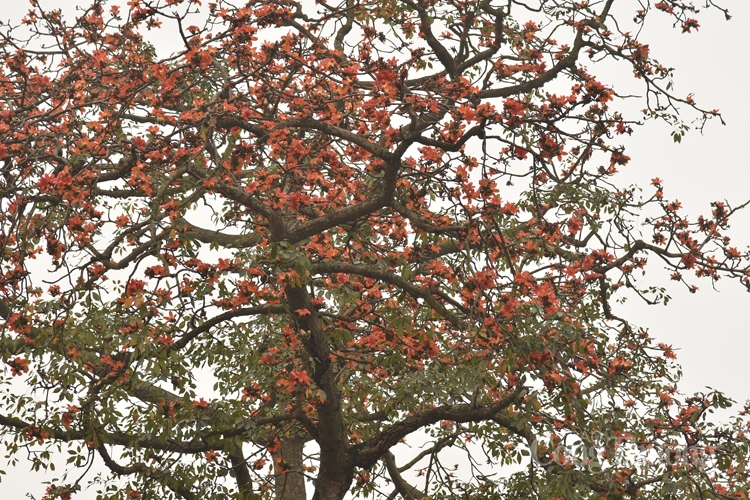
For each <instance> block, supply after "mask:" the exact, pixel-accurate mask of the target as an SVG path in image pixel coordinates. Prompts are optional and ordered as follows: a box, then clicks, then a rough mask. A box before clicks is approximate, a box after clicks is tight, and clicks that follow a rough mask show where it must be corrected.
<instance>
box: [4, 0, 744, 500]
mask: <svg viewBox="0 0 750 500" xmlns="http://www.w3.org/2000/svg"><path fill="white" fill-rule="evenodd" d="M32 4H34V6H33V8H32V9H31V11H30V12H29V14H28V15H27V16H26V17H25V18H24V20H23V21H22V23H21V24H20V25H19V26H16V27H10V26H4V27H3V30H2V34H1V35H0V36H1V41H0V50H2V56H1V57H2V62H3V67H2V73H1V74H0V131H1V132H2V136H1V141H2V142H1V143H0V163H1V166H0V169H1V170H2V177H1V178H0V192H1V193H2V213H1V214H0V241H1V242H2V259H3V267H2V276H1V278H0V291H2V293H3V294H4V295H3V297H4V301H5V303H3V304H2V305H3V308H2V310H0V313H2V316H3V317H4V318H5V319H6V322H5V326H4V330H3V333H2V337H0V339H1V340H0V342H1V346H0V348H1V350H2V351H1V352H2V357H3V360H4V362H5V364H6V365H7V370H6V371H5V374H4V376H3V380H4V382H5V385H4V392H3V395H2V400H1V402H0V406H2V412H0V426H2V433H3V436H4V441H5V445H6V447H7V448H8V450H9V459H10V460H12V461H15V460H17V454H20V455H24V454H28V455H27V456H28V457H30V459H31V460H32V462H33V466H34V467H35V468H38V469H43V468H47V467H49V466H50V463H51V460H52V458H53V457H54V455H53V452H55V450H62V451H63V452H64V453H65V454H66V456H69V460H68V462H69V463H68V469H67V471H66V474H65V475H63V476H62V477H61V479H60V480H59V481H57V482H56V483H55V484H52V485H50V487H49V488H48V491H47V497H46V498H50V499H51V498H71V496H72V495H75V493H76V492H77V491H78V490H80V489H81V488H82V487H83V486H85V484H86V481H87V480H88V478H87V477H81V476H82V474H81V471H82V469H81V468H83V469H85V467H86V466H87V465H88V464H89V463H90V462H91V461H92V460H94V459H96V460H98V461H100V462H101V463H103V464H104V465H105V466H106V467H107V468H108V470H109V471H110V473H109V475H104V476H101V477H100V478H98V479H97V478H94V479H95V480H96V481H98V482H99V488H100V490H101V491H100V498H113V499H114V498H139V497H140V498H186V499H192V498H245V499H248V498H261V497H262V498H267V497H272V496H274V495H275V496H276V497H277V498H292V499H295V500H297V499H300V498H304V497H305V484H304V481H303V480H302V477H303V476H302V475H303V474H304V475H305V476H306V477H307V478H309V479H310V480H312V481H314V498H315V499H319V500H324V499H325V500H328V499H341V498H343V497H344V495H345V494H346V493H347V492H352V493H353V494H355V495H357V496H360V495H361V496H368V495H369V496H373V497H378V498H380V497H389V496H390V497H393V496H394V495H395V494H400V495H401V496H402V497H404V498H406V499H410V500H412V499H417V498H422V497H429V498H466V499H468V498H474V499H481V498H498V497H502V498H508V499H521V498H566V499H576V498H580V499H592V498H609V499H612V498H626V497H627V498H634V497H638V498H642V499H657V498H658V499H663V498H678V497H679V498H738V499H739V498H747V495H748V490H749V488H750V485H749V484H748V472H747V463H746V462H747V457H748V438H747V435H746V432H747V429H746V426H745V420H743V419H744V417H743V415H742V414H741V415H739V416H738V417H737V418H736V419H735V420H734V421H733V422H731V423H730V424H729V425H726V426H715V425H714V424H712V423H711V422H709V421H708V420H707V419H706V417H707V415H708V414H709V413H710V412H711V411H712V409H713V408H717V407H726V406H728V405H729V401H727V399H726V398H724V397H723V396H722V395H721V394H720V393H718V392H711V393H708V394H699V395H696V396H695V397H692V398H687V399H681V398H680V396H679V395H678V393H677V392H676V391H677V390H676V385H675V382H676V379H677V376H678V374H679V371H678V368H677V366H676V365H675V364H674V363H673V361H672V358H674V354H673V352H672V350H671V348H670V347H669V346H667V345H665V344H658V343H656V342H654V341H653V340H652V339H651V338H650V336H649V335H648V334H647V333H646V332H645V331H643V330H641V329H639V328H637V327H635V326H632V325H631V324H630V323H629V322H628V321H626V320H625V319H623V318H620V317H618V316H617V315H616V311H615V308H614V307H613V305H612V304H613V301H614V300H615V298H616V297H620V296H622V293H623V289H624V288H629V289H630V290H631V291H632V292H633V293H637V294H639V295H640V296H641V297H642V298H643V299H644V300H647V301H651V302H659V301H662V300H666V297H665V290H664V289H661V288H658V289H648V290H639V289H638V287H637V285H636V284H635V283H636V278H635V276H637V275H639V274H640V273H641V272H642V271H643V269H644V268H645V266H646V262H647V258H648V257H649V256H653V257H656V258H658V259H659V261H660V262H662V263H663V264H664V265H666V266H667V267H668V268H669V269H671V272H672V273H673V274H672V278H673V279H674V280H677V281H681V282H684V283H685V284H686V285H687V286H688V287H691V290H692V291H694V290H695V285H694V284H693V281H690V280H691V279H692V278H691V277H690V274H691V273H694V274H696V275H697V276H698V277H705V278H707V279H709V280H717V279H719V278H720V277H722V276H724V277H731V278H735V279H737V280H738V281H739V282H741V283H742V284H743V285H744V286H746V287H749V288H750V272H749V271H748V265H747V262H748V257H750V256H748V255H747V254H745V255H744V256H743V255H741V252H740V251H738V250H737V249H736V248H735V247H733V246H732V245H731V244H730V241H729V238H728V237H726V236H725V234H724V233H725V230H726V228H727V227H728V221H729V217H730V216H731V215H732V214H733V213H734V211H735V210H736V208H732V207H730V206H729V205H728V204H727V203H725V202H717V203H715V204H714V206H713V211H712V214H711V215H709V216H706V217H701V218H700V219H698V220H697V221H691V220H688V219H687V218H686V217H684V216H683V215H682V214H681V212H680V204H679V202H677V201H669V200H667V199H666V198H665V197H664V194H663V189H662V183H661V181H660V180H659V179H654V181H653V186H652V187H648V188H646V191H647V193H646V194H645V195H642V194H641V192H642V191H641V189H639V188H638V187H635V186H630V187H628V186H621V185H619V184H618V180H617V179H618V178H617V175H616V174H617V171H618V169H620V168H621V167H623V166H625V165H626V164H627V163H628V161H629V158H628V156H627V155H626V154H625V151H624V148H623V147H621V146H619V145H618V136H620V135H622V134H630V133H632V132H633V127H634V125H635V124H636V123H637V120H638V119H640V118H653V119H662V120H666V121H667V122H668V123H670V124H672V125H673V126H674V139H675V140H681V138H682V137H683V135H684V133H685V131H686V130H687V129H688V128H689V126H690V124H689V123H686V122H685V121H683V119H682V118H681V117H680V115H678V114H677V110H678V108H681V109H682V110H683V112H686V113H688V114H689V115H691V116H694V117H696V119H697V126H699V127H702V126H703V124H704V122H705V121H706V120H708V119H710V118H713V117H718V116H719V115H718V112H717V111H710V110H704V109H702V108H700V107H699V106H698V105H697V104H696V103H695V102H694V101H693V99H692V98H691V97H688V98H680V97H679V96H676V95H674V94H672V93H670V89H671V70H670V69H669V68H667V67H665V66H663V65H662V64H660V63H659V62H657V61H655V60H653V59H652V57H651V55H650V53H649V47H648V45H647V44H645V43H643V42H642V41H641V40H639V38H638V36H637V34H638V33H639V26H640V24H641V23H643V22H644V20H645V19H646V17H647V16H649V17H650V16H671V18H672V19H673V21H674V24H675V26H676V28H677V29H678V30H682V31H683V32H685V33H688V32H691V31H694V30H697V29H698V27H699V24H698V21H697V20H696V19H694V16H695V15H696V14H695V13H696V12H697V9H696V8H695V7H694V6H693V5H692V4H691V3H690V2H687V3H683V2H678V1H675V0H662V1H660V2H658V3H656V4H652V3H650V2H648V1H646V2H640V3H639V4H638V5H639V7H638V8H639V10H638V11H637V12H636V13H635V19H633V20H631V19H632V15H633V13H632V12H629V11H618V14H616V15H615V13H614V12H615V11H613V10H612V9H614V8H615V6H614V5H613V4H614V2H613V0H603V1H593V2H585V1H584V2H573V1H571V0H557V1H549V0H544V1H542V2H541V3H540V4H535V3H534V2H531V3H528V4H527V3H523V2H520V1H516V0H509V1H508V2H498V3H496V2H492V1H490V0H464V1H459V0H402V1H396V0H341V1H340V2H338V3H336V2H326V1H322V0H320V1H317V2H312V1H300V2H295V1H292V0H273V1H268V0H262V1H261V0H254V1H252V0H251V1H249V2H247V3H243V2H239V4H240V6H235V5H234V4H232V3H230V2H228V1H224V0H216V1H215V2H211V3H208V5H206V6H201V5H200V2H198V1H196V0H192V1H182V0H163V1H162V0H153V1H146V0H131V1H129V2H128V4H127V6H124V5H123V6H119V7H118V5H117V4H114V3H112V4H105V2H103V1H98V0H97V1H94V3H93V4H92V5H91V6H90V7H88V8H86V9H85V10H79V11H78V12H76V13H75V14H70V15H63V13H62V12H60V11H59V10H45V8H44V7H43V6H39V5H36V2H32ZM619 7H622V8H624V9H628V8H632V6H631V7H628V5H623V6H620V5H618V6H617V8H619ZM725 13H726V12H725ZM727 17H728V16H727ZM685 36H687V35H685ZM169 41H171V42H176V45H175V44H173V46H169ZM160 43H161V44H164V45H166V46H167V47H166V49H164V48H160ZM170 50H174V51H175V52H174V53H173V54H172V55H169V56H166V57H165V56H164V54H162V53H160V51H161V52H164V51H166V52H167V53H169V51H170ZM603 60H606V61H613V62H615V63H617V64H620V65H624V66H628V67H630V68H632V72H633V76H634V77H635V78H636V79H638V80H640V82H641V83H642V84H643V86H644V92H645V94H646V95H647V97H648V99H647V100H645V106H647V108H646V109H645V110H644V115H643V117H626V116H624V115H623V114H622V112H621V111H618V108H617V105H618V103H619V98H618V96H617V94H616V93H615V90H614V89H612V88H609V87H608V86H606V85H604V84H603V83H601V82H600V81H599V80H598V79H597V76H596V75H595V73H594V70H595V69H598V68H599V62H600V61H603ZM640 214H646V215H647V216H648V217H649V218H648V219H646V222H645V226H643V225H638V224H637V223H636V218H637V217H638V216H639V215H640ZM644 233H645V234H646V235H645V236H644ZM14 376H19V377H21V380H22V383H21V384H19V383H18V382H17V381H18V379H16V382H14V383H10V381H11V380H13V377H14ZM206 381H210V382H208V383H207V382H206ZM211 384H213V387H211ZM745 415H746V413H745ZM419 436H422V437H419ZM404 440H407V443H418V442H420V440H422V441H427V444H425V445H424V447H423V449H422V451H421V452H420V453H419V454H418V455H417V456H416V457H415V459H414V460H411V458H412V457H411V456H409V455H408V454H404V453H405V452H404V448H403V447H400V448H396V447H397V445H398V444H399V443H401V442H402V441H404ZM305 443H307V445H305ZM456 462H458V463H459V465H458V466H456V467H457V469H456V468H454V467H452V466H450V465H449V464H453V463H456ZM487 463H489V465H487ZM512 464H517V465H519V464H520V466H517V467H515V468H510V469H508V471H507V473H504V471H503V470H498V469H499V468H500V467H501V466H503V465H512ZM421 475H424V476H425V480H424V481H420V483H419V485H418V484H417V483H414V482H413V481H414V478H416V477H419V476H421ZM392 491H393V493H391V492H392Z"/></svg>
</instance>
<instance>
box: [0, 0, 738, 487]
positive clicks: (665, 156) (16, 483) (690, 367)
mask: <svg viewBox="0 0 750 500" xmlns="http://www.w3.org/2000/svg"><path fill="white" fill-rule="evenodd" d="M43 3H44V2H43ZM74 3H76V2H75V1H74V0H69V1H57V2H46V4H47V5H66V6H68V5H72V4H74ZM620 4H624V5H626V6H627V7H628V8H629V9H632V6H634V5H635V1H633V0H626V1H624V2H620ZM722 4H724V5H727V6H729V8H730V11H731V13H732V15H733V17H734V18H733V19H732V21H730V22H726V21H724V19H723V17H722V16H721V15H720V14H719V13H718V12H714V13H709V15H704V16H701V17H700V22H701V28H700V30H699V31H698V32H697V33H693V34H690V35H683V34H681V33H680V31H679V29H678V30H671V29H666V28H668V26H667V25H662V26H656V25H651V26H647V28H646V32H645V33H644V34H643V37H642V41H647V42H648V43H650V46H651V53H652V55H654V56H655V57H657V58H658V59H659V60H660V61H661V62H662V63H664V64H665V65H667V66H672V67H675V68H677V71H676V75H675V81H676V83H677V93H678V94H680V95H683V96H684V95H687V94H688V93H690V92H692V93H694V94H695V98H696V100H697V101H698V103H699V104H701V105H702V106H703V107H705V108H708V109H712V108H718V109H719V110H720V111H721V112H722V114H723V115H724V118H725V120H726V122H727V126H726V127H722V126H721V125H720V124H719V123H718V121H715V122H714V123H710V124H709V125H708V126H707V127H706V129H705V131H704V135H702V136H701V135H700V134H699V133H697V132H695V133H692V134H690V135H688V136H687V137H686V138H685V139H684V140H683V142H682V143H681V144H674V143H673V142H672V140H671V137H670V135H669V129H668V128H667V127H665V126H661V125H659V124H657V123H648V124H646V126H644V127H641V128H638V129H636V132H635V134H634V136H633V137H632V138H629V139H628V142H627V143H626V145H627V146H628V148H629V150H628V154H629V155H630V156H631V158H632V161H631V162H630V164H629V166H628V167H627V168H625V169H623V176H624V177H625V178H627V179H628V180H629V181H630V182H633V183H636V184H639V185H642V186H648V184H649V182H650V179H652V178H653V177H659V178H661V179H662V180H663V181H664V185H665V195H666V197H667V198H669V199H679V200H680V201H681V202H682V203H683V206H685V207H686V210H687V212H688V213H689V214H691V215H692V216H694V217H695V216H697V215H699V214H707V213H710V205H709V203H710V202H711V201H716V200H724V199H726V200H728V201H729V202H730V203H731V204H740V203H742V202H744V201H747V200H748V199H750V159H748V158H750V157H749V156H748V149H749V147H750V99H748V90H747V88H748V82H749V81H750V56H748V53H750V29H748V26H750V2H748V1H747V0H727V1H724V2H722ZM27 8H28V7H27V4H26V2H24V1H20V0H19V1H15V2H10V1H8V0H2V13H0V19H2V20H4V21H7V20H8V19H19V18H20V17H21V16H22V15H23V14H24V13H25V12H26V10H27ZM622 77H625V79H628V75H627V73H626V74H620V76H613V77H612V78H613V80H612V81H611V82H610V83H613V84H614V85H615V86H616V88H617V90H618V91H621V92H622V90H623V86H622V82H623V78H622ZM631 79H632V78H631ZM642 107H643V106H642V104H638V105H637V107H636V109H640V108H642ZM748 212H750V211H748ZM730 234H732V235H733V239H734V241H735V244H736V245H737V246H738V247H739V248H741V249H744V248H746V247H747V245H748V244H750V213H745V214H742V215H741V216H740V217H737V219H736V220H735V221H734V223H733V227H732V233H730ZM658 267H659V266H658V263H656V262H654V269H652V270H651V271H652V272H651V273H650V275H649V276H647V277H646V278H645V279H644V281H643V282H642V283H643V284H660V283H661V284H663V283H664V282H665V278H666V275H665V274H664V273H659V272H653V271H657V270H658ZM697 284H698V285H699V287H700V292H699V293H697V294H690V293H688V292H687V290H685V289H683V288H682V287H680V286H679V285H677V284H676V283H674V282H671V283H668V285H669V286H670V291H671V296H672V301H671V302H670V304H669V306H668V307H661V306H657V307H648V306H645V305H644V304H643V303H640V302H638V301H637V299H631V300H629V301H628V302H627V303H626V304H624V305H617V306H616V307H617V309H616V312H617V313H618V314H619V315H621V316H625V317H628V318H630V319H631V320H633V321H634V322H635V323H637V324H638V325H639V326H644V327H648V328H649V330H650V332H651V334H652V335H653V336H655V337H656V338H657V339H659V341H662V342H667V343H669V344H673V345H674V346H675V347H676V348H678V350H677V354H678V361H679V362H680V363H681V364H682V366H683V368H684V377H683V381H682V384H681V388H682V391H683V392H686V393H692V392H694V391H698V390H702V389H703V388H705V387H706V386H711V387H714V388H718V389H721V390H723V391H725V392H726V393H727V394H728V395H730V396H731V397H733V398H734V399H735V400H737V401H739V402H740V403H742V402H744V401H745V400H746V399H748V398H750V385H748V383H747V378H748V374H749V373H750V371H749V370H748V369H747V368H746V366H745V362H746V359H747V356H748V353H750V327H749V326H748V325H750V294H748V293H746V292H745V291H744V290H743V289H742V287H741V286H740V285H739V284H738V283H735V282H729V281H725V282H720V283H719V285H718V287H717V288H718V292H715V291H713V290H711V285H710V282H708V281H701V282H698V283H697ZM1 460H2V459H0V461H1ZM4 465H5V464H4V463H0V469H5V470H6V471H7V472H8V473H9V475H8V476H6V477H5V478H3V480H2V484H1V485H0V492H2V498H4V499H5V498H7V499H16V498H19V499H20V498H24V497H25V495H24V494H25V493H26V492H33V494H34V495H35V497H36V498H40V497H41V495H42V494H43V491H44V486H43V485H42V482H43V481H44V480H49V479H50V478H51V477H52V476H48V477H47V478H43V477H42V476H41V475H38V474H35V475H32V474H30V473H27V468H26V467H25V465H24V466H20V467H17V468H15V469H10V468H8V467H4ZM94 496H95V495H94V493H93V492H91V493H90V494H81V495H78V496H76V498H77V499H81V500H86V499H88V498H94Z"/></svg>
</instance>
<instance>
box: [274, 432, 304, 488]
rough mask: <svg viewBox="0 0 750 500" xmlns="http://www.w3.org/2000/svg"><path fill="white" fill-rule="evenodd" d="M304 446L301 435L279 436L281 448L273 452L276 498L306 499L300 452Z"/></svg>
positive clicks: (301, 454)
mask: <svg viewBox="0 0 750 500" xmlns="http://www.w3.org/2000/svg"><path fill="white" fill-rule="evenodd" d="M304 447H305V439H304V438H302V437H282V438H281V450H280V451H279V452H278V453H275V454H274V467H275V472H276V481H275V482H276V500H307V494H306V492H305V470H304V468H303V453H302V451H303V449H304ZM278 460H281V463H279V461H278Z"/></svg>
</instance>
